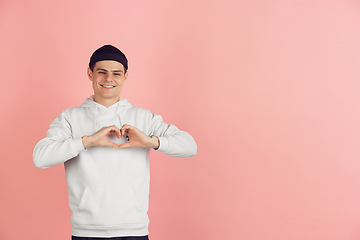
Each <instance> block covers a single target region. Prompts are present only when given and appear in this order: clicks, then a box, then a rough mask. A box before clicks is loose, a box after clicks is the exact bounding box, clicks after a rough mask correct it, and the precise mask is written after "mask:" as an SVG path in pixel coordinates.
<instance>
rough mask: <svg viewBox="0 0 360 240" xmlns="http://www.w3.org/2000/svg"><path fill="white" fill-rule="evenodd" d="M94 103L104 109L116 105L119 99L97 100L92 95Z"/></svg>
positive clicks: (97, 98)
mask: <svg viewBox="0 0 360 240" xmlns="http://www.w3.org/2000/svg"><path fill="white" fill-rule="evenodd" d="M94 101H95V102H97V103H99V104H101V105H103V106H105V107H110V106H111V105H113V104H114V103H117V102H118V101H120V97H117V98H99V97H96V96H95V95H94Z"/></svg>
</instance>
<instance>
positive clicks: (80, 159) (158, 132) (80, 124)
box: [33, 96, 197, 237]
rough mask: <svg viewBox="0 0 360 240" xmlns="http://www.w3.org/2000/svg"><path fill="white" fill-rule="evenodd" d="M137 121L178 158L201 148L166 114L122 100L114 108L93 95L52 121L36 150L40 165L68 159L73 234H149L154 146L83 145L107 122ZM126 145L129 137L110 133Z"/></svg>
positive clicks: (106, 235) (66, 167)
mask: <svg viewBox="0 0 360 240" xmlns="http://www.w3.org/2000/svg"><path fill="white" fill-rule="evenodd" d="M123 124H129V125H132V126H134V127H136V128H138V129H140V130H141V131H142V132H144V133H145V134H146V135H148V136H151V135H154V136H157V137H158V138H159V142H160V146H159V148H158V149H157V151H161V152H164V153H165V154H167V155H170V156H175V157H183V158H187V157H191V156H194V155H195V154H196V151H197V146H196V143H195V141H194V139H193V138H192V137H191V136H190V134H188V133H186V132H184V131H180V130H179V129H178V128H176V127H175V126H174V125H168V124H166V123H164V122H163V121H162V118H161V116H159V115H156V114H153V113H151V112H150V111H148V110H145V109H142V108H138V107H135V106H132V105H131V104H130V103H129V102H128V101H127V100H126V99H121V100H120V101H118V102H117V103H115V104H113V105H111V106H110V107H105V106H103V105H101V104H98V103H96V102H95V101H94V100H93V96H91V97H90V98H88V99H87V100H86V102H85V103H83V104H82V105H81V106H80V107H73V108H69V109H67V110H65V111H63V112H61V114H60V115H59V116H58V117H57V118H56V119H55V120H54V121H53V122H52V123H51V125H50V128H49V130H48V131H47V134H46V137H45V138H44V139H42V140H40V141H39V142H38V143H37V144H36V146H35V149H34V153H33V161H34V164H35V166H36V167H38V168H48V167H51V166H53V165H56V164H60V163H64V165H65V174H66V181H67V185H68V194H69V206H70V209H71V211H72V215H71V219H70V222H71V225H72V235H73V236H83V237H121V236H145V235H148V224H149V218H148V215H147V212H148V203H149V186H150V168H149V151H150V149H148V148H124V149H116V148H111V147H90V148H87V149H86V150H85V149H84V146H83V144H82V137H83V136H90V135H92V134H93V133H95V132H97V131H98V130H100V129H101V128H102V127H104V126H111V125H116V126H117V127H118V128H121V127H122V125H123ZM109 141H112V142H115V143H116V144H121V143H124V142H126V141H127V140H126V138H125V137H124V136H123V137H121V138H120V139H118V138H117V137H116V135H115V134H114V135H109Z"/></svg>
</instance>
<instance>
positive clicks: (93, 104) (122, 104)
mask: <svg viewBox="0 0 360 240" xmlns="http://www.w3.org/2000/svg"><path fill="white" fill-rule="evenodd" d="M126 106H131V104H130V103H129V102H128V100H126V98H120V101H118V102H116V103H114V104H113V105H111V106H110V107H105V106H104V105H101V104H100V103H97V102H95V101H94V95H91V96H90V97H89V98H87V99H86V101H85V102H84V103H83V104H81V105H80V107H89V108H96V107H98V108H108V109H111V108H117V107H126Z"/></svg>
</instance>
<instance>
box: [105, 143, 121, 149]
mask: <svg viewBox="0 0 360 240" xmlns="http://www.w3.org/2000/svg"><path fill="white" fill-rule="evenodd" d="M106 146H108V147H113V148H118V145H117V144H116V143H113V142H110V141H109V142H107V143H106Z"/></svg>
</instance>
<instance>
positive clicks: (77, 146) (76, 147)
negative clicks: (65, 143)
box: [70, 138, 85, 156]
mask: <svg viewBox="0 0 360 240" xmlns="http://www.w3.org/2000/svg"><path fill="white" fill-rule="evenodd" d="M70 148H71V151H72V152H73V154H74V155H75V156H77V155H78V154H79V153H80V152H82V151H85V148H84V145H83V143H82V138H77V139H73V140H72V141H71V142H70Z"/></svg>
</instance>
